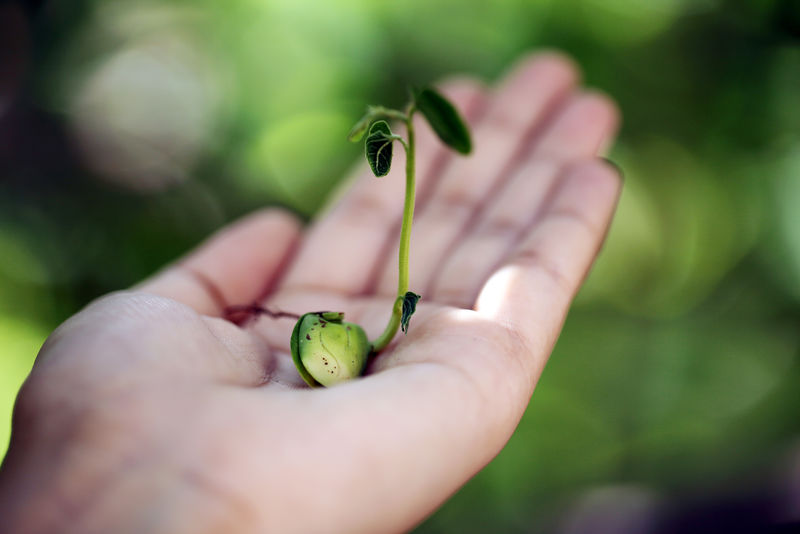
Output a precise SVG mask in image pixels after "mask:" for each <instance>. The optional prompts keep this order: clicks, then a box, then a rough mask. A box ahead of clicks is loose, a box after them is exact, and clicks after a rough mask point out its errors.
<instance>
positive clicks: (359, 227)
mask: <svg viewBox="0 0 800 534" xmlns="http://www.w3.org/2000/svg"><path fill="white" fill-rule="evenodd" d="M442 92H443V93H445V94H446V95H447V96H448V98H449V99H450V100H451V101H452V102H453V104H454V105H455V106H456V107H457V108H458V109H459V110H461V111H462V112H463V113H464V114H465V115H466V116H467V117H471V116H472V115H473V114H474V113H476V112H477V110H478V109H479V107H480V101H481V98H482V95H483V89H482V87H481V86H480V84H479V83H478V82H476V81H475V80H472V79H460V80H457V81H452V82H450V83H448V84H446V85H444V86H443V87H442ZM415 131H416V132H419V133H418V141H417V146H418V149H417V152H416V168H417V176H418V178H419V180H420V187H421V188H422V187H425V184H426V182H427V181H428V180H430V179H431V178H432V176H434V175H435V170H436V169H437V167H438V165H440V164H441V161H442V159H443V158H446V157H449V156H448V154H447V153H446V151H445V150H444V148H443V147H442V145H441V143H439V142H437V141H435V139H434V134H433V133H432V132H431V131H430V129H429V128H427V127H426V126H424V125H423V124H422V122H421V119H420V120H415ZM397 148H399V146H396V147H395V158H394V161H393V162H392V170H391V172H390V173H389V175H388V176H385V177H383V178H380V179H376V178H375V177H374V176H373V175H372V173H371V172H370V171H369V169H368V168H366V166H365V165H361V166H360V170H359V177H358V179H357V180H356V182H355V185H354V186H353V188H352V189H351V191H350V192H348V193H347V194H345V195H344V196H343V197H342V198H341V199H340V201H339V202H338V203H337V205H336V206H334V207H333V208H332V209H331V210H330V211H329V212H328V213H326V214H325V216H324V217H323V218H321V219H319V220H318V221H316V222H315V223H314V224H313V226H312V227H311V229H310V230H309V231H308V232H307V235H306V238H305V240H304V242H303V244H302V246H301V247H300V250H299V253H298V255H297V259H296V261H295V262H294V263H293V266H292V269H291V272H290V273H288V275H287V277H286V280H285V282H284V283H283V287H294V288H309V289H321V290H334V291H339V292H341V293H344V294H358V293H361V292H363V291H364V290H365V288H366V287H367V286H368V285H369V280H370V275H371V273H372V272H373V271H374V269H375V262H376V261H377V259H378V258H379V257H380V256H381V255H382V254H383V253H384V248H385V244H386V241H387V239H388V238H389V236H390V235H393V233H394V229H395V228H396V227H397V225H398V223H399V220H400V217H401V215H402V209H403V197H404V187H405V178H404V167H405V154H404V153H403V151H402V150H397ZM322 271H324V276H323V275H321V272H322Z"/></svg>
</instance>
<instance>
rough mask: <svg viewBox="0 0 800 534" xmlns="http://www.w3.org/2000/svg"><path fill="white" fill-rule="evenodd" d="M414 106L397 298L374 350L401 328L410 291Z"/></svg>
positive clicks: (408, 126) (409, 118)
mask: <svg viewBox="0 0 800 534" xmlns="http://www.w3.org/2000/svg"><path fill="white" fill-rule="evenodd" d="M414 111H416V110H415V109H414V108H413V107H412V108H411V109H409V111H408V113H406V114H405V123H406V131H407V132H408V141H407V142H406V143H403V147H404V148H405V149H406V199H405V203H404V205H403V226H402V228H401V229H400V253H399V254H398V258H399V262H398V271H399V273H398V277H397V298H396V299H395V301H394V304H393V306H392V316H391V317H390V318H389V324H387V325H386V329H385V330H384V331H383V333H382V334H381V335H380V337H379V338H378V339H376V340H375V341H374V342H373V343H372V351H373V352H379V351H381V350H383V349H384V348H386V346H387V345H388V344H389V343H390V342H391V341H392V339H393V338H394V336H395V334H397V329H398V328H400V317H401V316H402V313H403V297H404V296H405V294H406V291H408V251H409V244H410V242H411V221H412V219H413V218H414V199H415V196H416V193H415V189H416V186H415V183H414V123H413V116H414Z"/></svg>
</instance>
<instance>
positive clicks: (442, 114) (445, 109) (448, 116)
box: [416, 87, 472, 154]
mask: <svg viewBox="0 0 800 534" xmlns="http://www.w3.org/2000/svg"><path fill="white" fill-rule="evenodd" d="M416 107H417V109H418V110H419V111H420V112H421V113H422V114H423V115H424V116H425V118H426V119H428V122H429V123H430V125H431V128H433V131H434V132H436V135H438V136H439V139H441V140H442V142H443V143H444V144H446V145H447V146H449V147H450V148H453V149H454V150H457V151H458V152H460V153H462V154H469V153H470V152H471V151H472V140H471V139H470V136H469V130H468V129H467V127H466V125H465V123H464V120H463V119H462V118H461V115H459V114H458V111H457V110H456V108H454V107H453V104H451V103H450V101H448V100H447V99H446V98H445V97H443V96H442V95H440V94H439V93H438V92H437V91H435V90H433V89H431V88H430V87H426V88H424V89H422V90H421V91H419V92H418V93H417V94H416Z"/></svg>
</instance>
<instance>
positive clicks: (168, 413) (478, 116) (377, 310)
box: [0, 54, 620, 533]
mask: <svg viewBox="0 0 800 534" xmlns="http://www.w3.org/2000/svg"><path fill="white" fill-rule="evenodd" d="M576 77H577V74H576V72H575V69H574V67H573V66H572V65H571V64H570V63H569V62H568V61H567V60H565V59H563V58H562V57H560V56H557V55H555V54H541V55H538V56H534V57H532V58H527V59H526V60H524V61H521V62H520V63H519V64H518V65H517V67H516V68H515V69H513V71H512V72H511V74H509V75H508V76H507V77H506V78H505V79H503V80H502V81H501V83H500V84H499V85H498V87H496V88H492V89H486V88H484V87H482V86H481V85H479V84H478V83H477V82H476V81H474V80H471V79H459V80H452V81H450V82H447V83H446V84H444V85H442V86H441V90H442V91H443V92H444V93H446V94H447V95H448V97H449V98H450V99H452V101H453V102H454V103H455V104H456V106H457V107H458V108H459V109H460V110H462V111H463V112H464V113H465V115H466V116H467V118H468V120H469V122H470V123H471V128H472V131H473V135H474V144H475V153H474V154H473V155H472V156H471V157H469V158H461V157H458V156H452V155H450V154H449V153H448V152H447V151H446V150H445V149H444V148H443V147H442V146H441V145H440V144H439V143H438V141H436V140H435V138H434V136H433V134H432V133H431V132H430V131H429V130H427V129H426V127H425V126H424V125H423V124H422V123H421V122H420V125H419V128H418V154H417V176H418V203H417V206H418V208H417V217H416V219H415V224H414V232H413V235H412V240H411V243H412V249H411V277H410V280H411V290H413V291H415V292H417V293H420V294H422V296H423V298H422V300H421V301H420V303H419V307H418V311H417V313H416V315H415V316H414V317H413V319H412V321H411V325H410V330H409V333H408V334H407V335H402V334H400V335H398V337H397V338H396V339H395V341H394V342H393V344H392V345H390V347H389V348H388V349H387V350H386V351H384V352H383V353H381V354H380V355H379V356H378V357H377V358H376V359H374V360H373V362H372V364H371V366H370V368H369V369H368V376H366V377H365V378H362V379H358V380H355V381H352V382H348V383H346V384H343V385H340V386H337V387H333V388H330V389H318V390H309V389H306V388H305V387H303V386H304V385H303V383H302V381H301V380H300V378H299V376H298V375H297V372H296V370H295V369H294V366H293V364H292V362H291V358H290V356H289V354H288V343H289V334H290V331H291V328H292V326H293V321H292V320H290V319H289V320H287V319H270V318H266V317H264V318H259V319H258V320H257V321H256V322H255V323H253V324H251V325H249V326H245V327H243V328H240V327H237V326H236V325H234V324H232V323H230V322H228V321H226V320H224V319H222V318H221V315H222V314H223V312H224V309H225V306H226V305H228V304H245V303H250V302H257V301H260V302H263V303H264V304H265V306H267V307H269V308H270V309H280V310H285V311H293V312H297V313H303V312H306V311H313V310H335V311H344V312H346V320H348V321H353V322H358V323H360V324H362V325H363V326H364V328H365V329H366V330H367V333H368V334H369V336H370V338H374V337H376V335H377V334H379V333H380V331H381V330H382V327H383V326H384V324H385V322H386V320H387V318H388V313H389V311H390V308H391V303H392V301H393V300H394V298H395V291H396V283H397V278H396V277H397V265H396V257H392V256H391V255H388V257H387V252H386V251H388V250H393V249H394V244H395V242H396V238H397V233H398V223H399V220H400V217H401V211H402V191H403V187H404V183H403V179H402V177H401V176H399V175H397V174H399V173H401V172H402V167H403V165H402V162H400V161H396V162H395V165H394V167H395V169H396V170H397V173H395V171H393V173H392V174H393V175H394V176H392V175H390V176H388V177H386V178H382V179H375V178H371V177H369V173H368V171H367V170H362V171H360V172H359V174H358V176H357V179H356V181H355V183H354V184H353V185H352V187H351V188H350V189H349V190H348V191H347V192H346V193H344V194H343V195H341V196H340V198H339V200H338V201H337V202H335V203H334V204H333V207H332V208H331V209H330V210H329V211H328V212H327V213H326V214H325V215H324V216H322V217H320V218H319V219H318V220H317V221H316V222H315V223H314V224H313V225H312V226H311V227H310V228H309V229H308V230H307V231H306V232H305V233H304V234H302V233H301V230H300V228H299V225H298V223H297V221H296V220H295V219H294V218H293V217H292V216H290V215H289V214H287V213H284V212H282V211H277V210H269V211H266V212H262V213H258V214H255V215H252V216H250V217H248V218H246V219H245V220H243V221H241V222H239V223H237V224H235V225H233V226H232V227H230V228H227V229H225V230H223V231H222V232H221V233H219V234H218V235H216V236H214V237H213V238H211V239H210V240H209V242H208V243H206V244H205V245H204V246H203V247H201V248H200V249H199V250H198V251H196V252H194V253H193V254H191V255H190V256H188V257H187V258H185V259H184V260H182V261H181V262H179V263H177V264H176V265H174V266H172V267H169V268H167V269H166V270H165V271H163V272H161V273H159V274H158V275H156V276H155V277H154V278H153V279H151V280H149V281H146V282H144V283H143V284H142V285H141V286H139V287H138V288H136V289H135V290H134V291H131V292H126V293H118V294H113V295H110V296H107V297H104V298H102V299H100V300H98V301H96V302H94V303H93V304H91V305H90V306H88V307H87V308H86V309H85V310H83V311H82V312H80V313H78V314H77V315H75V316H74V317H72V318H71V319H70V320H68V321H67V322H66V323H64V324H63V325H62V326H61V327H59V328H58V329H57V330H56V331H55V332H54V333H53V334H52V336H51V337H50V338H49V339H48V340H47V342H46V343H45V346H44V347H43V348H42V351H41V353H40V354H39V357H38V359H37V361H36V364H35V366H34V369H33V372H32V374H31V376H30V378H29V380H28V381H27V382H26V384H25V386H24V387H23V390H22V392H21V394H20V396H19V399H18V403H17V407H16V411H15V419H14V430H13V438H12V444H11V447H10V450H9V453H8V456H7V458H6V461H5V463H4V465H3V468H2V471H0V516H2V517H4V518H5V519H6V520H7V521H10V524H11V525H14V527H16V530H15V528H12V529H11V531H12V532H16V531H19V532H53V531H65V532H171V533H175V532H350V533H352V532H394V531H401V530H405V529H409V528H411V527H412V526H413V525H415V524H417V523H418V522H419V521H421V520H422V519H423V518H424V517H425V516H426V515H428V514H430V513H431V512H432V511H433V510H434V509H435V508H436V507H437V506H439V505H440V504H441V503H442V502H443V501H444V500H445V499H446V498H447V497H448V496H450V495H451V494H452V493H453V492H454V491H456V489H457V488H459V487H460V486H461V485H462V484H464V483H465V482H466V481H467V480H468V479H469V478H470V477H471V476H472V475H474V474H475V473H476V472H477V471H478V470H480V469H481V468H482V467H483V466H484V465H486V463H487V462H489V461H490V460H491V459H492V458H493V457H494V456H495V455H496V454H497V453H498V452H499V451H500V449H501V448H502V447H503V445H504V444H505V443H506V441H507V440H508V439H509V437H510V436H511V434H512V432H513V431H514V428H515V427H516V425H517V423H518V421H519V418H520V417H521V415H522V413H523V411H524V409H525V407H526V405H527V403H528V400H529V398H530V396H531V393H532V391H533V388H534V385H535V384H536V381H537V379H538V377H539V374H540V373H541V371H542V368H543V366H544V364H545V362H546V360H547V357H548V355H549V354H550V351H551V349H552V347H553V344H554V343H555V340H556V338H557V336H558V333H559V330H560V328H561V324H562V322H563V320H564V317H565V315H566V313H567V309H568V306H569V303H570V301H571V299H572V297H573V296H574V294H575V292H576V291H577V289H578V287H579V285H580V283H581V281H582V280H583V278H584V276H585V275H586V272H587V270H588V268H589V266H590V265H591V263H592V261H593V259H594V257H595V255H596V253H597V251H598V249H599V247H600V245H601V243H602V241H603V238H604V235H605V232H606V229H607V227H608V224H609V220H610V218H611V214H612V212H613V210H614V206H615V203H616V200H617V196H618V193H619V187H620V182H619V179H618V176H617V173H616V170H615V169H614V168H612V167H611V166H609V165H608V164H607V163H605V162H603V161H602V160H600V159H598V158H597V157H596V155H597V154H598V152H599V151H601V150H602V149H603V147H605V146H607V145H608V144H609V143H610V141H611V139H612V137H613V132H614V130H615V127H616V121H617V119H616V111H615V108H614V106H613V104H611V103H610V102H609V101H608V100H607V99H606V98H605V97H602V96H600V95H597V94H594V93H588V92H584V91H581V90H579V89H576ZM400 156H401V154H398V157H400Z"/></svg>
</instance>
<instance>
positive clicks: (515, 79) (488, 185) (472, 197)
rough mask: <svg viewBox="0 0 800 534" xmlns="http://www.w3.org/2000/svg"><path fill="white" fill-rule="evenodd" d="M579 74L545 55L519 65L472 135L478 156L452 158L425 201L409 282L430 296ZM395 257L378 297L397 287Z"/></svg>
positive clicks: (416, 225)
mask: <svg viewBox="0 0 800 534" xmlns="http://www.w3.org/2000/svg"><path fill="white" fill-rule="evenodd" d="M577 77H578V74H577V72H576V69H575V67H574V66H573V65H572V63H571V62H569V61H568V60H566V59H564V58H563V57H562V56H560V55H556V54H541V55H537V56H533V58H531V59H528V60H526V61H523V62H521V63H520V64H519V65H518V66H517V67H516V68H515V69H513V71H512V72H511V74H509V75H508V76H507V77H506V78H505V79H504V81H502V82H501V85H500V87H499V88H498V90H497V92H496V93H495V94H494V95H493V97H492V98H491V102H489V103H488V105H487V110H486V112H485V114H484V116H483V117H482V118H481V120H480V121H479V122H478V124H476V125H475V127H474V131H473V137H474V141H475V142H474V145H475V153H474V154H473V155H472V156H471V157H468V158H461V157H459V158H454V159H453V160H451V161H450V164H449V165H448V166H447V167H446V168H445V169H444V171H443V175H442V177H441V179H440V181H439V182H438V183H437V184H436V187H435V189H434V190H433V191H432V192H431V194H430V196H429V198H425V197H421V198H420V201H419V207H418V210H417V213H418V214H417V217H416V218H415V221H414V227H413V231H412V236H411V251H410V257H411V258H412V260H411V262H410V269H409V274H410V280H411V287H412V288H414V289H415V291H417V292H421V293H423V295H424V294H425V293H426V292H427V289H428V286H429V284H430V282H431V280H432V277H433V276H434V273H435V271H436V268H437V266H438V265H439V264H440V263H441V261H442V258H443V257H444V256H445V255H446V254H447V251H448V249H449V247H450V245H451V244H452V243H453V242H454V241H455V239H456V238H457V236H458V235H459V234H460V233H461V232H462V231H463V229H464V227H465V225H467V224H468V222H469V220H470V218H471V217H472V216H473V215H474V213H475V210H476V209H477V207H478V206H479V205H480V204H481V203H482V202H483V201H484V200H485V199H486V198H487V197H488V196H489V195H490V194H491V192H492V190H493V189H494V188H496V187H497V186H498V185H499V184H500V183H501V182H502V180H503V179H504V178H505V176H506V172H507V170H508V168H509V166H510V165H511V164H512V162H513V161H514V159H515V157H516V156H517V155H518V154H519V151H520V150H521V148H522V147H524V146H525V145H526V144H527V143H528V142H529V141H530V137H531V135H533V132H535V131H536V129H537V127H539V126H540V125H541V124H542V123H543V119H544V117H545V116H547V115H548V113H550V112H551V110H552V109H553V108H554V106H555V105H556V104H557V102H559V101H560V100H561V99H562V98H563V97H564V96H565V95H566V94H567V93H568V92H569V91H570V90H571V88H572V87H573V86H574V84H575V82H576V79H577ZM396 266H397V254H396V253H395V255H394V256H393V257H392V258H391V259H390V261H388V262H387V263H386V264H385V266H384V268H383V274H382V276H381V278H380V281H379V283H378V286H377V289H378V293H380V294H392V293H393V292H394V290H395V289H394V288H395V285H396V284H397V267H396Z"/></svg>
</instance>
